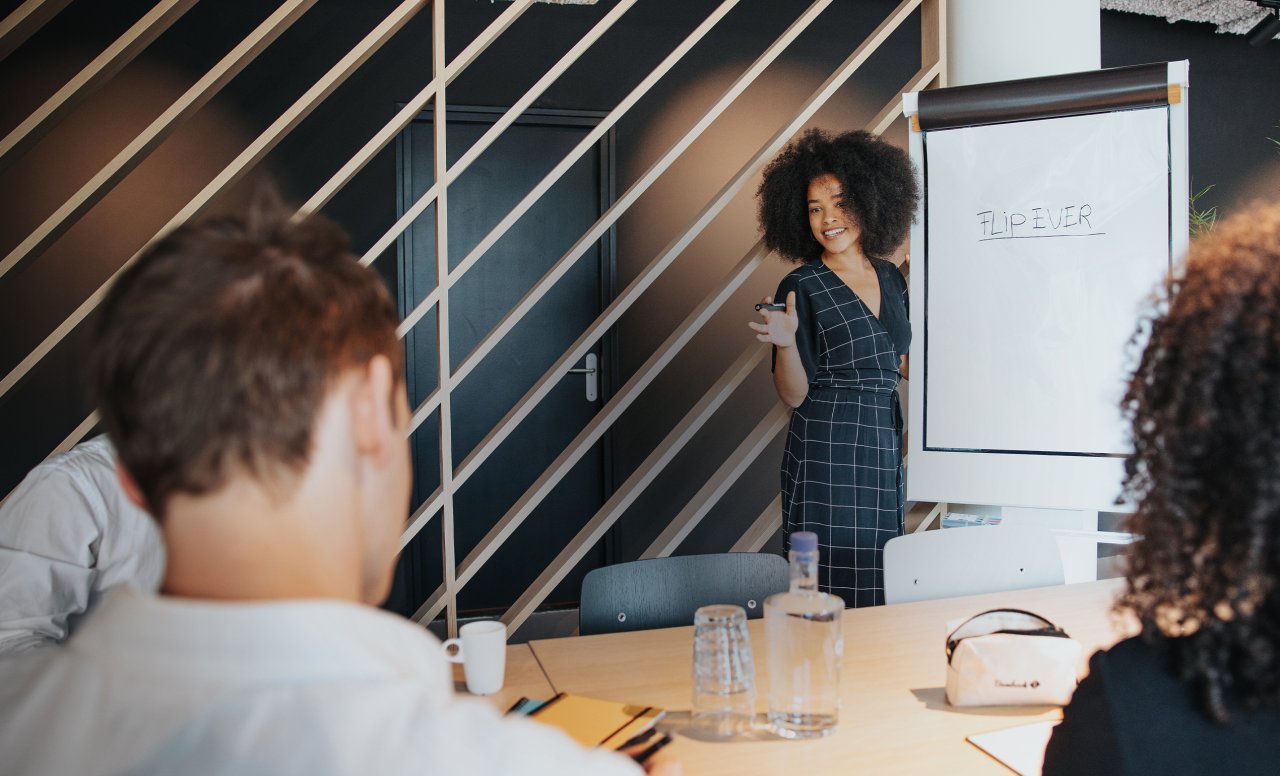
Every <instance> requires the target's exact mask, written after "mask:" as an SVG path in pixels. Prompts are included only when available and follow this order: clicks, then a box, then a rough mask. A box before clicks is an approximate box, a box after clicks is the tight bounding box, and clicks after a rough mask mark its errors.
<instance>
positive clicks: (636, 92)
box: [365, 0, 740, 337]
mask: <svg viewBox="0 0 1280 776" xmlns="http://www.w3.org/2000/svg"><path fill="white" fill-rule="evenodd" d="M738 2H740V0H723V2H722V3H721V4H720V5H719V6H718V7H717V8H716V10H715V11H714V12H712V14H711V15H710V16H708V17H707V18H706V20H704V21H703V22H702V24H700V25H698V26H697V28H695V29H694V31H693V32H691V33H689V35H688V36H687V37H685V39H684V40H683V41H681V43H680V45H679V46H676V48H675V49H674V50H673V51H672V52H671V53H670V54H668V55H667V56H666V58H665V59H663V60H662V62H661V63H660V64H659V65H658V66H657V67H656V68H655V69H654V70H653V71H651V72H650V73H649V75H647V76H645V78H644V79H643V80H642V81H641V82H640V83H639V84H637V85H636V87H635V88H634V89H632V90H631V92H630V93H628V94H627V96H626V97H624V98H623V99H622V102H620V103H618V104H617V106H615V107H614V109H613V110H611V111H609V113H608V115H606V116H605V117H604V118H603V119H601V120H600V123H599V124H597V125H596V126H595V127H593V128H592V129H591V131H590V132H588V133H587V135H586V136H585V137H583V138H582V140H580V141H579V142H578V144H577V145H576V146H574V148H573V150H571V151H570V152H569V153H568V154H566V155H565V156H564V158H563V159H561V160H560V163H559V164H557V165H556V166H555V167H554V168H553V169H552V170H551V172H549V173H547V175H546V176H545V177H543V179H542V181H541V182H539V183H538V185H537V186H535V187H534V188H533V190H532V191H531V192H530V193H529V194H527V195H525V198H524V199H522V200H520V202H519V204H517V205H516V206H515V208H514V209H513V210H512V211H511V213H509V214H508V215H507V216H506V217H505V218H504V219H503V220H502V221H501V222H499V225H498V226H497V227H495V228H494V229H493V230H492V231H490V233H489V236H487V237H485V239H484V240H481V241H480V245H479V246H477V249H476V250H472V252H471V253H470V254H468V256H467V258H466V259H463V262H462V264H466V266H467V267H468V268H470V267H471V266H472V265H473V264H474V263H475V259H476V258H478V257H479V254H478V253H477V250H479V248H480V246H484V250H488V249H489V247H490V246H491V245H492V242H489V237H491V236H492V235H493V234H494V233H496V232H497V231H498V230H499V229H504V228H510V226H511V224H514V223H515V220H516V219H513V218H512V215H511V214H512V213H520V214H523V213H524V212H525V211H527V210H528V209H529V208H530V207H532V206H533V203H534V202H536V201H537V200H538V199H539V198H540V197H541V196H542V195H543V194H545V193H546V191H547V190H548V189H550V188H551V186H552V185H553V184H555V182H556V181H558V180H559V179H560V177H561V176H562V175H564V173H565V171H567V170H568V169H569V168H570V167H572V166H573V165H574V163H576V162H577V160H578V159H579V158H580V157H581V156H582V155H583V154H584V153H586V152H587V151H588V150H590V149H592V148H594V147H595V145H596V143H598V142H599V141H600V138H602V137H604V134H605V133H606V132H608V131H609V129H610V128H611V127H612V126H613V125H614V124H615V123H616V122H617V121H618V119H620V118H621V117H622V116H623V115H625V114H626V112H627V111H629V110H630V109H631V107H632V106H634V105H635V104H636V103H637V102H638V101H639V100H640V98H641V97H643V96H644V95H645V94H647V93H648V92H649V90H650V89H652V88H653V86H654V85H655V84H657V83H658V81H659V80H660V79H661V78H662V76H664V75H666V73H667V72H668V71H669V70H670V69H671V68H672V67H675V65H676V64H677V63H679V62H680V60H681V59H683V58H684V56H685V54H687V53H688V52H689V50H690V49H692V48H693V47H694V46H695V45H696V44H697V43H698V41H700V40H702V38H703V37H704V36H705V35H706V34H707V33H708V32H709V31H710V30H711V28H712V27H714V26H715V25H716V23H717V22H719V21H720V19H721V18H723V17H724V15H725V14H727V13H728V12H729V11H730V10H731V9H732V8H733V7H734V6H735V5H737V4H738ZM424 199H425V195H424ZM401 221H405V219H403V218H402V219H401ZM508 221H509V222H510V223H508ZM504 224H505V225H506V226H505V227H504V226H503V225H504ZM407 227H408V223H407V222H405V223H403V224H402V223H400V222H397V223H396V225H395V226H394V227H392V229H391V230H390V231H388V232H387V233H386V234H385V235H383V236H382V238H381V239H380V240H379V242H378V244H375V246H374V248H373V249H370V251H369V252H368V253H367V254H365V257H366V258H368V256H369V255H371V254H372V255H376V253H375V251H377V252H379V253H380V252H381V251H380V250H379V249H378V245H382V248H381V250H386V248H387V246H389V245H390V244H391V243H390V241H391V240H394V239H395V237H396V236H398V235H399V234H400V233H401V232H403V231H404V229H405V228H407ZM495 241H496V238H495ZM384 243H385V244H384ZM468 261H469V262H470V263H469V264H468V263H467V262H468ZM459 269H461V264H460V265H459ZM459 277H461V273H460V272H458V271H456V270H455V271H454V272H453V273H451V274H450V283H451V284H452V283H454V282H456V281H457V280H458V278H459ZM439 294H440V288H439V287H437V288H435V289H433V290H432V291H431V293H429V294H427V296H426V298H424V299H423V300H422V301H421V302H419V303H418V305H417V306H416V307H415V308H414V309H413V310H412V311H411V312H410V313H409V314H408V315H406V316H405V318H404V320H403V321H401V323H400V327H399V329H397V332H398V333H399V335H400V336H401V337H403V336H404V335H405V333H406V332H408V331H409V330H410V329H412V328H413V327H414V325H415V324H417V322H418V321H419V320H421V319H422V316H424V315H426V312H427V310H429V309H430V308H431V306H432V305H434V304H435V302H436V299H437V298H438V296H439Z"/></svg>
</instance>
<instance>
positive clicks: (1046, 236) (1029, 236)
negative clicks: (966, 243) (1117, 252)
mask: <svg viewBox="0 0 1280 776" xmlns="http://www.w3.org/2000/svg"><path fill="white" fill-rule="evenodd" d="M1104 234H1106V232H1090V233H1088V234H1023V235H1017V236H1015V237H980V238H978V242H990V241H992V240H1051V239H1053V238H1055V237H1098V236H1100V235H1104Z"/></svg>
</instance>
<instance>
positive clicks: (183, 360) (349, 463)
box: [92, 207, 408, 598]
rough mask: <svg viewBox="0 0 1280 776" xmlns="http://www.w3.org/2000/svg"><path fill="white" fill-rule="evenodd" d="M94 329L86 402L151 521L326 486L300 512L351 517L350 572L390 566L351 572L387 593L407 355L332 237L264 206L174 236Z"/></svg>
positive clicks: (374, 594)
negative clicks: (227, 498)
mask: <svg viewBox="0 0 1280 776" xmlns="http://www.w3.org/2000/svg"><path fill="white" fill-rule="evenodd" d="M100 316H101V317H100V320H99V324H98V327H97V331H96V339H95V342H94V349H93V357H92V381H93V388H94V393H95V398H96V400H97V403H98V406H99V409H100V412H101V413H102V420H103V424H104V426H105V427H106V430H107V431H108V433H110V434H111V436H112V438H113V439H114V441H115V444H116V446H117V448H118V450H119V455H120V459H121V462H122V464H123V467H124V469H125V470H126V472H127V479H129V480H132V483H131V484H132V485H133V486H136V488H135V489H136V491H138V492H139V493H140V495H141V497H142V499H143V500H144V501H145V506H146V507H147V508H148V509H149V510H150V511H151V513H152V514H154V515H155V516H156V517H157V518H158V519H159V520H160V521H161V523H162V524H163V523H165V522H166V520H167V519H168V518H169V516H170V512H171V508H172V507H173V506H174V505H175V504H184V503H187V502H188V501H191V500H192V499H195V500H199V499H206V500H207V499H209V498H212V497H216V496H218V494H220V493H224V492H227V491H228V490H229V489H235V488H244V487H246V486H247V487H248V488H249V489H250V491H252V492H254V493H257V494H259V495H260V496H261V497H262V498H263V499H265V501H264V503H269V504H273V505H279V506H286V505H288V504H289V503H290V502H291V500H293V499H295V497H298V496H299V494H300V493H301V494H303V495H305V494H306V493H307V491H308V489H309V488H310V489H312V490H317V489H318V490H323V491H324V492H323V496H324V497H323V498H313V499H312V500H313V502H316V503H321V504H328V505H329V506H331V507H332V509H333V510H334V511H338V510H341V511H345V512H346V513H348V514H346V515H337V516H336V518H337V519H346V520H350V521H353V527H352V531H353V532H354V538H355V539H357V540H358V541H359V542H360V543H361V544H362V545H364V553H363V554H364V555H365V556H366V557H365V558H364V559H363V560H362V562H363V563H364V564H365V565H371V566H375V567H376V566H378V564H379V560H378V558H379V556H382V555H385V556H386V557H385V559H384V560H382V561H381V563H382V565H383V566H385V567H386V568H384V569H381V570H379V569H377V568H373V569H365V570H364V572H363V573H364V574H365V575H366V577H369V576H372V577H378V579H366V580H365V586H366V587H367V588H368V587H372V588H379V587H383V588H385V579H383V578H384V577H386V576H387V573H386V572H387V570H388V569H389V567H390V563H391V559H392V557H393V555H394V544H395V542H394V539H393V538H392V539H388V538H387V537H388V536H390V535H392V534H393V533H394V534H396V535H398V528H399V526H400V524H401V522H402V521H403V518H404V516H405V510H406V509H407V505H408V504H407V502H408V463H407V446H406V442H405V440H404V438H403V432H404V423H405V421H406V417H407V409H406V407H405V404H404V398H403V396H404V394H403V355H402V351H401V346H400V343H399V341H398V340H397V338H396V334H395V327H396V323H397V317H396V311H395V306H394V304H393V303H392V301H391V299H390V297H389V296H388V294H387V291H386V289H385V287H384V286H383V284H382V282H381V280H380V279H379V278H378V276H377V275H376V273H374V272H373V271H372V270H370V269H369V268H367V267H363V266H360V264H359V263H358V262H356V261H355V260H354V259H353V258H352V257H351V255H350V253H349V252H348V250H347V242H346V238H345V236H344V235H343V234H342V232H341V231H340V230H339V229H338V228H337V227H336V226H334V225H332V224H331V223H329V222H327V221H325V220H323V219H320V218H315V217H312V218H307V219H304V220H301V221H299V222H296V223H294V222H292V221H291V220H290V219H289V214H288V213H287V212H284V211H283V209H280V208H276V207H271V208H267V207H260V208H257V209H256V210H254V211H253V212H251V213H250V214H249V215H248V216H247V217H245V218H224V219H220V220H215V221H210V222H207V223H203V224H197V225H189V226H185V227H183V228H181V229H179V230H177V231H176V232H174V233H173V234H172V235H170V236H169V237H168V238H166V239H165V240H163V241H162V242H160V243H159V244H157V245H156V246H155V247H154V248H153V249H151V250H150V251H148V252H147V253H146V255H144V256H143V257H142V258H140V259H139V260H138V262H137V263H136V264H135V265H134V266H132V267H130V268H129V269H128V270H127V271H126V272H125V273H124V274H123V275H122V276H121V277H120V279H119V280H118V281H117V282H116V283H115V284H114V285H113V286H112V288H111V290H110V292H109V293H108V295H107V298H106V299H105V301H104V302H103V304H102V308H101V311H100ZM320 466H323V467H327V468H328V471H326V472H325V473H324V479H325V481H323V482H319V483H314V484H310V483H311V480H313V479H315V476H314V474H315V472H314V470H315V469H316V468H317V467H320ZM326 499H328V501H326ZM335 502H336V503H335ZM353 512H354V513H356V514H350V513H353ZM316 530H317V531H321V530H329V527H327V526H321V525H317V526H316ZM387 544H390V545H392V546H391V547H390V548H389V549H388V548H387V547H386V546H385V545H387ZM384 594H385V589H382V590H377V589H372V590H366V591H365V593H364V595H365V597H366V598H381V596H382V595H384Z"/></svg>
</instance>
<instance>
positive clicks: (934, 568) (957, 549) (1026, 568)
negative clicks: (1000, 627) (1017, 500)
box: [884, 525, 1064, 604]
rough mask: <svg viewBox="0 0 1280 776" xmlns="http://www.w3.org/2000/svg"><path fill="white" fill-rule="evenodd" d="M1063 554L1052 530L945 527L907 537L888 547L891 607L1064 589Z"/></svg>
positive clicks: (886, 580)
mask: <svg viewBox="0 0 1280 776" xmlns="http://www.w3.org/2000/svg"><path fill="white" fill-rule="evenodd" d="M1063 581H1064V576H1063V569H1062V554H1061V553H1060V552H1059V551H1058V542H1057V540H1056V539H1054V538H1053V534H1052V533H1051V532H1050V531H1049V529H1047V528H1042V527H1039V526H1029V525H999V526H975V527H970V528H944V529H941V530H935V531H922V532H921V533H913V534H906V535H904V536H897V537H894V538H892V539H890V540H889V541H888V542H887V543H886V544H885V546H884V600H885V603H887V604H898V603H907V602H910V601H928V600H931V599H934V598H952V597H955V596H962V595H977V594H979V593H994V592H999V591H1002V590H1020V589H1022V588H1028V587H1046V586H1049V585H1061V584H1062V583H1063Z"/></svg>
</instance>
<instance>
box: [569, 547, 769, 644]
mask: <svg viewBox="0 0 1280 776" xmlns="http://www.w3.org/2000/svg"><path fill="white" fill-rule="evenodd" d="M788 574H789V570H788V566H787V561H786V560H785V559H783V558H782V557H781V556H779V555H773V554H770V553H757V552H727V553H718V554H714V555H682V556H679V557H670V558H652V559H649V560H637V561H631V562H629V563H617V564H614V565H612V566H604V567H603V568H598V569H594V570H593V571H591V572H589V573H588V574H587V575H586V576H585V577H584V578H583V580H582V596H581V598H582V602H581V604H580V608H579V609H578V630H579V632H580V633H581V634H582V635H584V636H587V635H591V634H594V633H618V632H623V631H634V630H648V629H650V628H671V627H675V626H678V625H692V624H693V613H694V611H696V610H697V609H698V607H700V606H706V605H708V604H737V605H739V606H741V607H742V608H743V609H744V610H746V612H747V617H749V618H753V619H754V618H756V617H761V616H762V615H763V614H764V599H765V598H767V597H768V596H769V595H772V594H773V593H778V592H782V591H785V590H787V588H788V585H789V579H788Z"/></svg>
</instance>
